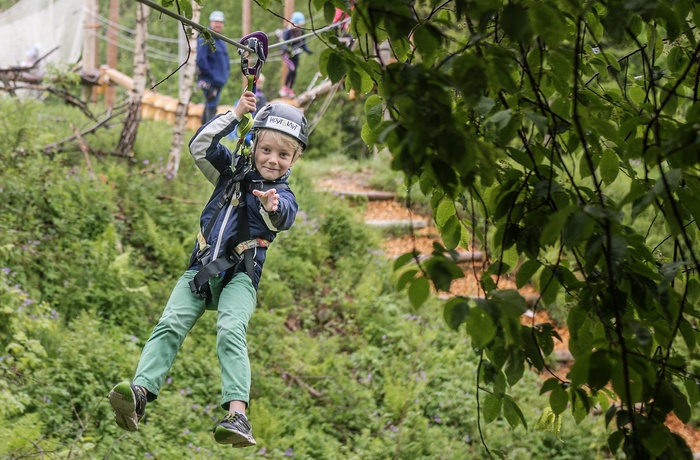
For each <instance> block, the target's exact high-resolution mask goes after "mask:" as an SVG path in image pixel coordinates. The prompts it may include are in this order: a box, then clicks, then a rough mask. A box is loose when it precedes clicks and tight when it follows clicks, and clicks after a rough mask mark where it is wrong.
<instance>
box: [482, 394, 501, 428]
mask: <svg viewBox="0 0 700 460" xmlns="http://www.w3.org/2000/svg"><path fill="white" fill-rule="evenodd" d="M481 409H482V410H483V414H484V420H485V421H486V423H489V422H493V421H494V420H496V419H497V418H498V417H499V416H500V415H501V399H500V398H497V397H496V396H494V395H492V394H490V393H488V394H486V396H485V397H484V402H483V404H482V405H481Z"/></svg>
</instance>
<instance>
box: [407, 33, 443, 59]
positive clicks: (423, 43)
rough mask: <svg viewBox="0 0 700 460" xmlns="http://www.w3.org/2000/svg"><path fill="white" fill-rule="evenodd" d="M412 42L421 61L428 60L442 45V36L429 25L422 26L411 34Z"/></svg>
mask: <svg viewBox="0 0 700 460" xmlns="http://www.w3.org/2000/svg"><path fill="white" fill-rule="evenodd" d="M413 42H414V43H415V44H416V48H417V49H418V52H419V53H420V54H421V55H422V56H423V59H425V60H429V59H431V58H432V57H433V55H434V54H435V52H436V51H437V49H438V48H439V47H440V45H441V44H442V35H441V34H440V32H439V31H438V30H437V29H436V28H435V27H434V26H433V25H431V24H423V25H422V26H420V27H418V28H416V30H415V32H414V33H413Z"/></svg>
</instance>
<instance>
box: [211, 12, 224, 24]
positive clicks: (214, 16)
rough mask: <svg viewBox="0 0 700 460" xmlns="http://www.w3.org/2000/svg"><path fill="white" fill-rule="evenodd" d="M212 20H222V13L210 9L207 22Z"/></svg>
mask: <svg viewBox="0 0 700 460" xmlns="http://www.w3.org/2000/svg"><path fill="white" fill-rule="evenodd" d="M213 21H219V22H224V13H223V12H221V11H212V12H211V14H210V15H209V22H213Z"/></svg>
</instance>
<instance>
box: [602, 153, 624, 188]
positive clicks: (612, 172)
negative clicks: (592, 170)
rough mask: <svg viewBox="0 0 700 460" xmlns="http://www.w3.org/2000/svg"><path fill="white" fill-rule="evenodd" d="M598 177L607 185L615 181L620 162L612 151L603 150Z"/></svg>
mask: <svg viewBox="0 0 700 460" xmlns="http://www.w3.org/2000/svg"><path fill="white" fill-rule="evenodd" d="M598 167H599V168H600V177H601V179H603V182H605V183H606V184H607V185H610V184H612V183H613V182H615V179H617V174H618V173H619V172H620V162H619V161H618V159H617V154H616V153H615V152H614V151H613V150H612V149H605V150H604V151H603V156H602V158H601V159H600V165H599V166H598Z"/></svg>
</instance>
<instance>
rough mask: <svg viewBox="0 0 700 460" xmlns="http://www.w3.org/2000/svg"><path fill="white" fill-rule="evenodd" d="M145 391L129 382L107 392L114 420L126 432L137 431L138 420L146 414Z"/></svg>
mask: <svg viewBox="0 0 700 460" xmlns="http://www.w3.org/2000/svg"><path fill="white" fill-rule="evenodd" d="M146 393H147V392H146V389H145V388H143V387H139V386H136V385H134V384H133V383H131V382H121V383H119V384H117V386H115V387H114V388H112V391H110V392H109V403H110V404H111V405H112V408H113V409H114V420H115V421H116V422H117V425H119V428H122V429H124V430H126V431H138V429H139V420H141V419H142V418H143V416H144V415H145V414H146Z"/></svg>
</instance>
